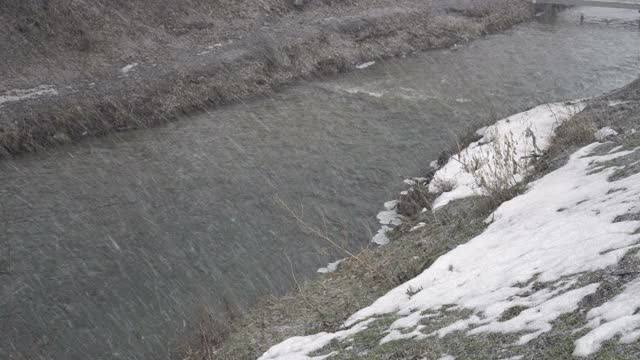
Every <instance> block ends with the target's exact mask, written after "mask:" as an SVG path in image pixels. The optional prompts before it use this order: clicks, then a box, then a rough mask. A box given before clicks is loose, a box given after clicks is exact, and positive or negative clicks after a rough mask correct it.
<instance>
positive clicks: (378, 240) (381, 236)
mask: <svg viewBox="0 0 640 360" xmlns="http://www.w3.org/2000/svg"><path fill="white" fill-rule="evenodd" d="M389 230H391V228H390V227H388V226H386V225H383V226H381V227H380V229H379V230H378V232H377V233H376V234H375V235H373V238H371V242H372V243H375V244H378V245H387V244H388V243H389V238H388V237H387V231H389Z"/></svg>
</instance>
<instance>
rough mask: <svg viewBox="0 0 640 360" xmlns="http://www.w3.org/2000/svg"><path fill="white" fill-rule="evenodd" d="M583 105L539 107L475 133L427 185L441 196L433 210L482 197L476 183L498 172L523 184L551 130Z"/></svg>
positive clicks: (545, 145) (544, 147) (578, 103)
mask: <svg viewBox="0 0 640 360" xmlns="http://www.w3.org/2000/svg"><path fill="white" fill-rule="evenodd" d="M584 106H585V103H584V101H575V102H562V103H554V104H545V105H540V106H537V107H535V108H533V109H531V110H528V111H525V112H522V113H519V114H516V115H513V116H510V117H508V118H506V119H503V120H500V121H498V122H497V123H495V124H494V125H491V126H488V127H486V128H482V129H480V130H478V135H480V136H482V138H481V139H480V140H478V141H476V142H474V143H471V144H470V145H469V146H468V147H467V148H465V149H463V150H462V151H460V153H459V154H456V155H454V156H453V157H452V158H451V159H450V160H449V162H447V164H446V165H445V166H444V167H443V168H442V169H440V170H438V172H437V174H436V175H435V177H434V181H432V182H431V183H430V184H429V190H430V191H431V192H434V193H442V194H441V195H440V196H439V197H438V198H437V199H436V201H435V202H434V204H433V207H434V208H439V207H441V206H444V205H446V204H448V203H450V202H451V201H453V200H456V199H461V198H464V197H468V196H473V195H485V194H486V193H487V189H485V188H483V186H482V184H480V183H479V181H478V180H479V179H481V178H482V177H494V178H495V175H496V173H497V175H498V176H500V177H505V178H506V180H509V181H512V182H519V181H522V179H523V177H524V175H526V172H527V171H528V165H527V164H528V162H529V161H530V160H531V159H532V157H535V156H540V155H541V153H542V152H543V151H544V150H546V149H547V148H548V147H549V139H550V138H551V136H552V135H553V130H554V129H555V128H556V127H558V126H559V125H560V124H562V123H563V122H564V121H566V120H567V119H569V118H571V117H572V116H573V115H575V114H576V113H578V112H580V111H581V110H582V109H583V108H584ZM498 180H499V179H498ZM511 185H514V184H511ZM445 190H446V191H445Z"/></svg>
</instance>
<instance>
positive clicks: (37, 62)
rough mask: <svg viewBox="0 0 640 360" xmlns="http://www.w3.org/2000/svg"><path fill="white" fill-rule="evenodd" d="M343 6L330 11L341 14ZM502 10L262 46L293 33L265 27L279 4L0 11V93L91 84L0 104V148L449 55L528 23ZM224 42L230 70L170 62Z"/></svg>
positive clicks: (36, 3)
mask: <svg viewBox="0 0 640 360" xmlns="http://www.w3.org/2000/svg"><path fill="white" fill-rule="evenodd" d="M501 1H503V0H493V1H492V2H496V4H497V3H501ZM351 3H352V2H346V3H343V2H341V6H343V7H345V10H347V9H348V6H350V5H349V4H351ZM376 3H377V4H378V3H379V4H378V5H380V4H383V3H385V2H384V1H382V0H380V1H377V2H376ZM353 4H354V6H356V5H358V4H360V2H356V1H353ZM508 4H509V6H508V7H498V6H495V7H494V8H493V10H492V12H489V13H487V14H490V15H486V16H485V17H482V18H468V17H460V16H458V17H456V16H444V17H430V12H429V11H428V8H427V7H424V8H422V9H418V10H416V11H414V12H407V13H406V14H398V13H389V14H387V15H382V16H379V15H376V16H374V17H372V18H366V20H367V21H366V22H364V23H366V26H364V27H363V26H361V25H362V23H363V20H362V19H364V18H362V17H358V16H351V17H345V18H338V20H337V21H338V23H337V26H335V27H326V28H324V27H323V28H319V27H317V26H315V25H310V24H302V25H300V24H299V23H297V22H296V31H299V34H298V35H300V36H286V37H282V36H277V37H275V38H274V39H276V40H274V39H272V40H269V39H270V38H269V36H267V35H269V34H265V33H263V32H261V33H260V34H256V33H255V32H254V31H253V30H251V29H253V28H254V27H255V26H256V24H257V22H258V21H263V19H267V18H268V19H271V21H273V22H274V23H275V24H276V25H274V28H275V29H278V31H280V32H282V30H285V32H284V33H291V34H293V30H292V29H290V28H287V27H286V26H285V27H284V28H282V29H280V28H278V26H280V25H277V24H278V22H277V19H279V18H280V16H281V15H282V14H284V13H286V12H287V11H290V10H291V7H290V6H289V4H288V2H286V1H285V0H264V1H260V2H252V1H249V0H242V1H231V0H217V1H214V2H211V1H204V0H202V1H200V0H181V1H169V0H162V1H155V2H154V1H150V0H147V1H137V2H124V1H106V0H102V1H98V2H88V1H85V0H51V1H45V0H29V1H25V2H17V1H11V2H3V3H2V4H0V8H2V10H1V11H0V30H2V31H0V44H3V46H4V45H5V44H6V45H7V46H10V47H11V49H9V51H7V52H6V53H10V54H12V56H10V57H8V58H7V59H6V61H5V62H3V64H0V77H2V78H3V82H4V84H2V85H0V87H7V89H8V88H10V87H20V86H22V87H29V85H22V84H23V83H24V82H25V81H27V80H28V81H27V83H30V84H32V83H34V82H36V84H37V82H38V81H44V80H43V79H49V80H51V78H54V79H55V78H56V77H60V79H61V81H73V84H74V86H75V85H77V84H80V83H84V82H88V81H86V80H87V78H88V79H93V81H94V82H95V83H96V86H95V87H93V88H88V87H85V88H79V89H78V90H79V91H77V92H74V93H72V94H68V95H65V96H58V97H51V98H41V99H39V100H34V101H29V102H24V103H12V104H10V105H6V106H4V107H3V111H2V113H1V114H0V148H2V149H4V150H3V152H6V153H9V154H16V153H21V152H27V151H35V150H38V149H40V148H42V147H45V146H53V145H57V144H60V143H66V142H70V141H76V140H79V139H82V138H84V137H86V136H101V135H104V134H108V133H110V132H113V131H124V130H130V129H136V128H146V127H150V126H155V125H158V124H163V123H166V122H168V121H174V120H176V119H177V118H178V117H180V116H181V115H182V114H184V113H189V112H194V111H202V110H203V109H204V108H207V107H211V106H219V105H223V104H227V103H231V102H235V101H238V99H242V98H246V97H248V96H251V95H256V94H263V93H268V92H270V91H273V90H274V89H275V88H277V87H278V86H281V85H284V84H287V83H290V82H291V81H294V80H296V79H299V78H301V77H306V76H315V75H323V74H326V73H336V72H342V71H346V70H349V69H350V68H351V67H353V64H356V63H358V62H361V61H363V60H364V59H374V58H383V57H388V56H393V55H397V54H403V53H407V52H412V51H417V50H425V49H430V48H434V47H443V46H450V45H452V44H454V43H456V42H460V41H464V40H468V39H471V38H475V37H477V36H479V35H481V34H483V33H485V32H487V28H490V27H496V28H501V27H502V26H506V25H507V24H508V25H511V24H514V23H517V22H520V21H523V20H525V19H527V18H528V17H529V16H530V11H529V8H528V6H526V5H525V2H524V1H511V2H509V3H508ZM358 6H361V7H362V6H363V5H358ZM282 18H283V19H284V17H282ZM283 21H284V20H283ZM292 23H293V22H292ZM287 24H288V23H287ZM289 25H290V24H289ZM289 25H287V26H289ZM282 26H284V25H282ZM278 34H279V33H278ZM231 35H233V36H239V35H245V39H244V40H242V41H238V42H234V44H236V43H237V44H238V45H234V46H239V47H244V48H245V50H247V52H246V53H243V55H241V56H239V57H235V58H233V59H232V60H228V61H222V60H221V59H220V58H216V57H210V58H209V57H206V58H205V57H203V58H199V59H198V60H197V61H195V60H193V61H190V60H188V59H183V58H180V56H179V54H178V53H183V52H184V51H183V50H184V49H188V48H191V46H195V45H197V43H198V40H199V39H200V40H202V41H206V42H208V43H211V42H216V41H224V40H225V39H226V38H227V37H229V36H231ZM241 42H242V44H240V43H241ZM244 42H246V43H244ZM167 44H169V45H171V46H170V47H168V46H167ZM255 44H261V46H254V45H255ZM172 48H173V49H178V50H176V51H177V53H175V52H174V53H172V52H171V51H170V50H171V49H172ZM180 49H182V51H179V50H180ZM54 55H55V56H54ZM174 57H175V59H174ZM138 58H141V59H147V60H148V61H149V62H158V63H159V64H160V65H162V66H158V67H157V68H155V69H154V70H153V71H152V72H150V73H148V74H147V73H144V72H143V70H142V68H143V67H142V66H141V67H139V68H138V70H136V72H135V74H140V75H135V74H134V75H135V76H134V75H132V76H130V77H128V78H120V77H117V76H115V77H114V75H113V65H114V64H127V63H129V62H131V60H132V59H138ZM178 60H179V61H178ZM176 61H178V62H176ZM65 74H72V77H74V78H73V79H71V78H68V77H67V75H65ZM70 76H71V75H70ZM77 77H81V79H77ZM25 79H26V80H25ZM49 80H48V81H49ZM0 90H3V89H0ZM0 155H1V154H0Z"/></svg>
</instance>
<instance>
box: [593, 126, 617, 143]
mask: <svg viewBox="0 0 640 360" xmlns="http://www.w3.org/2000/svg"><path fill="white" fill-rule="evenodd" d="M616 135H618V132H617V131H615V130H613V129H612V128H610V127H608V126H606V127H603V128H602V129H600V130H598V131H596V132H595V134H593V136H595V138H596V139H597V140H598V141H604V140H606V139H607V138H608V137H609V136H616Z"/></svg>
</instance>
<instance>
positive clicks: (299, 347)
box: [258, 319, 373, 360]
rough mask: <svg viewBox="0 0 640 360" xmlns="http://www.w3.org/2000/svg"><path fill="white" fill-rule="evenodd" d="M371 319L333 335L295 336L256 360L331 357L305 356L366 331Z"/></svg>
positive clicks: (319, 357)
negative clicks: (333, 342) (334, 341)
mask: <svg viewBox="0 0 640 360" xmlns="http://www.w3.org/2000/svg"><path fill="white" fill-rule="evenodd" d="M372 321H373V319H371V320H367V321H363V322H361V323H359V324H358V325H356V326H354V327H352V328H351V329H347V330H340V331H336V332H335V333H326V332H322V333H319V334H315V335H308V336H296V337H292V338H289V339H287V340H285V341H283V342H281V343H280V344H278V345H275V346H273V347H271V349H269V350H268V351H267V352H266V353H264V354H263V355H262V356H261V357H260V358H258V360H270V359H279V360H320V359H324V358H326V357H328V356H329V355H333V354H334V353H331V354H327V355H323V356H315V357H312V356H309V355H307V354H309V353H312V352H314V351H317V350H320V349H322V348H323V347H325V346H327V345H328V344H329V343H330V342H331V341H333V340H344V339H346V338H347V337H350V336H352V335H354V334H357V333H358V332H360V331H363V330H365V329H367V325H369V323H371V322H372Z"/></svg>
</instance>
